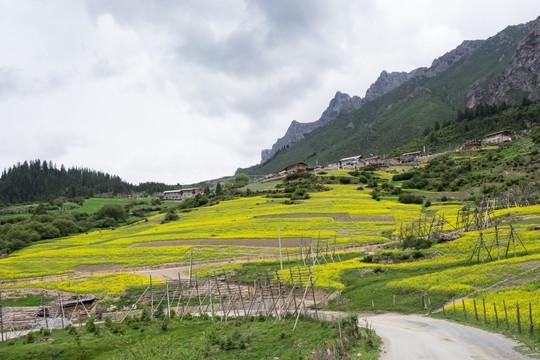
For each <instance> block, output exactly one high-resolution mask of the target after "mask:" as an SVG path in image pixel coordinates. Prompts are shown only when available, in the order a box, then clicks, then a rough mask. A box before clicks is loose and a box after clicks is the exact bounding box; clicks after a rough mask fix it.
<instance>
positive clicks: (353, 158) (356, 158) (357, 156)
mask: <svg viewBox="0 0 540 360" xmlns="http://www.w3.org/2000/svg"><path fill="white" fill-rule="evenodd" d="M361 158H362V155H356V156H351V157H346V158H343V159H341V160H339V161H349V160H358V159H361Z"/></svg>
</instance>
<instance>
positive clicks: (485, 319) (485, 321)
mask: <svg viewBox="0 0 540 360" xmlns="http://www.w3.org/2000/svg"><path fill="white" fill-rule="evenodd" d="M482 305H483V306H484V324H487V317H486V299H485V298H482Z"/></svg>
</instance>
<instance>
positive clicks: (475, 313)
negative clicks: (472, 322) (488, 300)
mask: <svg viewBox="0 0 540 360" xmlns="http://www.w3.org/2000/svg"><path fill="white" fill-rule="evenodd" d="M473 305H474V317H475V318H476V321H478V311H477V310H476V299H473Z"/></svg>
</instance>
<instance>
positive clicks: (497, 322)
mask: <svg viewBox="0 0 540 360" xmlns="http://www.w3.org/2000/svg"><path fill="white" fill-rule="evenodd" d="M493 311H494V312H495V323H496V324H497V327H499V315H498V314H497V305H495V301H494V302H493Z"/></svg>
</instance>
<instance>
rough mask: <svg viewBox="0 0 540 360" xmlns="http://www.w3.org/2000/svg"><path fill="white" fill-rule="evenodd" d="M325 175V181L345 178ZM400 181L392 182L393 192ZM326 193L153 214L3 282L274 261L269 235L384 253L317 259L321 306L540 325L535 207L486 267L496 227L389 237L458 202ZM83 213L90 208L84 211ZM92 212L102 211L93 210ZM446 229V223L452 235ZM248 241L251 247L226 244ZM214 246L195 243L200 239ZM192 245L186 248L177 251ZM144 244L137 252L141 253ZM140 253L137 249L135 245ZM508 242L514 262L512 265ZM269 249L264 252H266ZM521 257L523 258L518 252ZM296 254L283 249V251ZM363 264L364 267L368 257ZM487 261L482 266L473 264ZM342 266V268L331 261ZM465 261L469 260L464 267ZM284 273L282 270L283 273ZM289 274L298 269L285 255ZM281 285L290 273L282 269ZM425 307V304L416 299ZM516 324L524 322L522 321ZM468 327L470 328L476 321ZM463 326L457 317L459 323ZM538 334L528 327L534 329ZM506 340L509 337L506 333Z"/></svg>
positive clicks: (99, 290)
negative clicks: (327, 300)
mask: <svg viewBox="0 0 540 360" xmlns="http://www.w3.org/2000/svg"><path fill="white" fill-rule="evenodd" d="M345 174H346V173H345V172H343V171H341V172H332V173H327V174H324V176H333V175H334V176H345ZM376 175H377V176H378V178H379V181H390V179H391V176H392V173H385V172H378V173H377V174H376ZM397 184H398V183H395V185H397ZM329 186H330V187H331V189H330V190H328V191H323V192H315V193H311V194H310V199H307V200H302V201H299V202H298V203H295V204H292V205H289V204H284V203H283V200H282V199H276V198H267V197H263V196H255V197H243V198H238V199H235V200H230V201H222V202H220V203H219V204H217V205H214V206H210V207H201V208H196V209H191V210H188V211H185V212H180V213H179V215H180V219H179V220H177V221H173V222H170V223H166V224H161V223H160V222H161V221H160V217H161V216H163V215H155V216H154V217H150V218H149V219H148V221H147V222H145V221H143V222H140V223H139V224H137V225H132V226H124V227H120V228H117V229H113V230H102V231H95V232H90V233H87V234H80V235H77V236H71V237H65V238H62V239H54V240H48V241H40V242H38V243H36V244H34V245H32V246H30V247H28V248H25V249H23V250H21V251H18V252H15V253H14V254H12V255H10V256H9V257H7V258H4V259H1V260H0V279H3V280H9V279H15V278H27V277H36V276H44V275H53V274H69V273H72V272H73V271H74V268H76V267H80V266H83V267H84V266H89V267H92V266H94V267H96V269H101V270H103V269H107V268H108V267H111V272H112V271H113V268H114V267H116V268H119V267H135V266H148V265H159V264H165V263H171V262H188V261H189V259H190V257H193V260H194V261H201V260H210V259H233V258H238V257H241V256H249V257H252V258H255V257H257V256H259V255H265V254H266V255H277V254H278V249H277V247H276V245H277V237H278V229H279V234H280V237H281V239H282V240H283V241H286V240H287V239H289V240H291V241H292V240H298V239H314V240H317V239H321V240H323V241H328V243H329V244H332V245H333V244H336V245H338V246H340V245H354V244H357V245H363V244H373V243H379V244H382V245H384V246H383V247H382V248H381V249H378V250H376V251H375V253H373V254H369V257H368V256H367V255H368V254H366V253H365V252H360V251H350V252H348V253H341V255H342V256H340V257H339V258H338V257H337V256H336V258H335V259H333V260H334V261H329V262H328V263H326V261H325V262H324V263H323V262H322V261H321V262H320V263H319V264H316V265H315V266H314V267H313V278H314V279H316V283H315V286H316V287H319V288H324V289H327V290H328V291H329V292H333V291H341V294H340V296H339V297H338V298H337V299H336V300H334V301H333V302H332V303H331V304H330V305H329V309H332V310H345V311H371V310H385V311H399V312H404V313H424V312H428V305H427V304H428V303H429V304H431V305H430V306H431V307H432V310H435V309H439V310H441V309H442V307H443V306H444V305H445V304H446V307H445V312H446V313H447V314H450V313H453V305H452V301H453V300H454V301H456V300H457V301H458V303H459V301H460V300H461V299H462V298H465V300H464V302H465V306H466V307H467V308H468V309H472V308H473V307H474V302H476V303H477V305H478V303H479V302H482V301H486V302H487V303H488V304H489V306H488V308H487V309H486V321H487V322H489V323H490V324H491V323H493V321H494V319H495V310H494V306H493V303H495V304H496V305H495V306H497V311H498V313H497V316H498V317H499V319H500V318H501V315H502V313H501V311H503V307H502V304H503V300H504V302H505V303H504V304H505V305H506V306H507V311H508V314H509V324H510V326H511V327H512V329H515V328H516V324H517V315H516V307H517V304H518V303H519V304H520V306H522V307H523V308H525V307H527V309H526V310H527V311H528V304H529V302H530V303H531V309H532V310H533V311H532V313H531V317H532V319H533V322H534V323H535V324H538V323H540V298H539V296H538V294H539V293H540V291H539V290H540V283H539V281H538V279H539V278H540V235H539V232H538V231H537V228H538V226H540V205H535V206H527V207H515V208H509V209H500V210H496V211H495V214H494V215H495V219H497V220H498V221H499V226H498V228H497V230H498V235H497V236H498V237H499V240H500V241H501V243H502V244H505V243H504V242H505V241H507V239H509V238H510V234H511V228H510V224H512V226H513V228H514V229H515V231H516V233H517V234H518V236H519V239H520V240H522V243H521V242H515V243H512V244H510V243H509V244H508V256H504V255H505V252H506V248H505V247H503V246H501V248H500V249H499V250H500V254H501V260H498V261H497V260H496V259H497V257H496V252H497V250H496V248H493V247H492V248H491V253H490V254H489V255H490V256H491V260H490V261H487V260H488V255H487V252H485V251H482V253H481V254H480V253H478V254H477V256H474V257H472V254H473V251H474V249H475V247H476V246H477V245H478V241H479V239H480V237H482V239H483V240H484V242H485V243H486V244H492V243H493V242H494V241H495V229H494V227H493V225H492V227H491V228H489V229H486V230H483V231H482V234H480V232H479V231H470V232H463V233H460V234H459V238H457V239H456V240H453V241H447V242H440V243H437V244H434V245H433V246H431V247H429V248H425V249H411V248H408V249H402V247H401V245H400V244H399V243H396V242H395V241H394V240H392V239H391V235H394V236H396V235H398V234H399V229H400V225H401V224H410V223H411V222H413V221H418V219H419V218H421V217H424V216H433V215H434V214H444V216H445V218H446V219H456V215H457V213H458V211H459V210H460V208H462V207H463V205H464V204H465V202H464V200H457V199H462V198H464V196H463V194H453V193H448V192H445V193H444V195H445V197H448V198H452V199H454V200H447V199H444V201H443V199H441V196H440V193H437V192H430V191H420V190H409V191H411V192H412V193H414V194H419V195H422V196H424V197H426V198H427V199H431V206H429V207H424V206H422V205H416V204H402V203H400V202H398V201H397V199H398V197H397V196H395V195H390V193H388V192H387V193H382V196H381V197H380V199H379V201H376V200H374V199H373V197H372V196H371V191H372V189H370V188H364V189H362V190H358V185H337V184H332V185H329ZM88 206H90V204H89V205H88ZM93 206H98V207H99V206H101V205H100V204H99V202H96V203H95V205H93ZM450 222H451V221H450V220H449V221H448V223H446V224H445V225H444V226H443V229H444V230H451V229H452V226H451V224H450ZM242 239H244V240H245V239H247V240H245V241H247V242H248V244H249V246H238V245H233V243H234V242H235V241H238V240H242ZM210 240H211V241H212V242H217V243H213V245H209V244H207V245H203V244H204V241H210ZM187 241H189V244H184V243H183V242H187ZM141 243H144V244H143V245H144V246H140V245H141ZM137 244H139V246H135V245H137ZM514 245H515V256H514ZM271 246H273V247H271ZM525 248H526V250H525ZM294 251H298V249H297V248H289V249H287V253H289V252H290V253H293V252H294ZM368 258H369V260H368ZM482 258H483V259H484V260H486V261H481V259H482ZM338 259H339V260H338ZM469 259H471V261H469ZM279 265H280V264H279V261H276V260H261V261H250V262H249V263H230V264H227V265H217V266H216V265H210V266H207V267H201V268H199V269H197V271H196V272H195V274H194V275H195V276H206V274H208V273H211V272H212V271H214V270H216V271H217V272H222V271H225V272H230V271H234V272H236V276H235V279H238V280H241V281H249V280H250V279H252V277H253V274H255V273H257V272H266V271H270V272H273V271H274V270H275V269H279ZM286 266H288V264H287V265H286ZM291 266H294V267H302V266H303V262H302V261H299V260H298V259H296V257H293V258H292V262H291ZM278 273H279V276H280V278H281V279H285V280H287V279H288V278H289V276H290V272H289V270H288V269H287V268H284V270H283V271H279V272H278ZM147 282H148V279H147V278H143V277H139V276H137V275H133V274H126V273H124V274H108V275H107V274H105V275H96V276H86V277H83V278H79V277H77V278H75V277H73V278H71V279H63V280H44V281H35V280H34V281H33V282H32V283H22V284H15V285H14V284H6V285H3V287H38V288H46V289H60V290H63V291H72V292H78V293H93V294H96V295H99V296H106V297H115V296H118V295H119V294H121V293H123V292H124V291H126V289H128V288H130V287H134V286H142V285H144V284H146V283H147ZM422 299H423V300H422ZM524 316H528V313H527V314H525V315H524ZM473 319H474V320H471V317H469V318H468V321H469V322H470V321H472V323H473V324H474V323H475V322H476V320H475V318H473ZM456 320H459V321H464V320H465V319H459V318H456ZM536 326H537V325H536ZM512 331H514V332H515V330H511V333H512Z"/></svg>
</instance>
